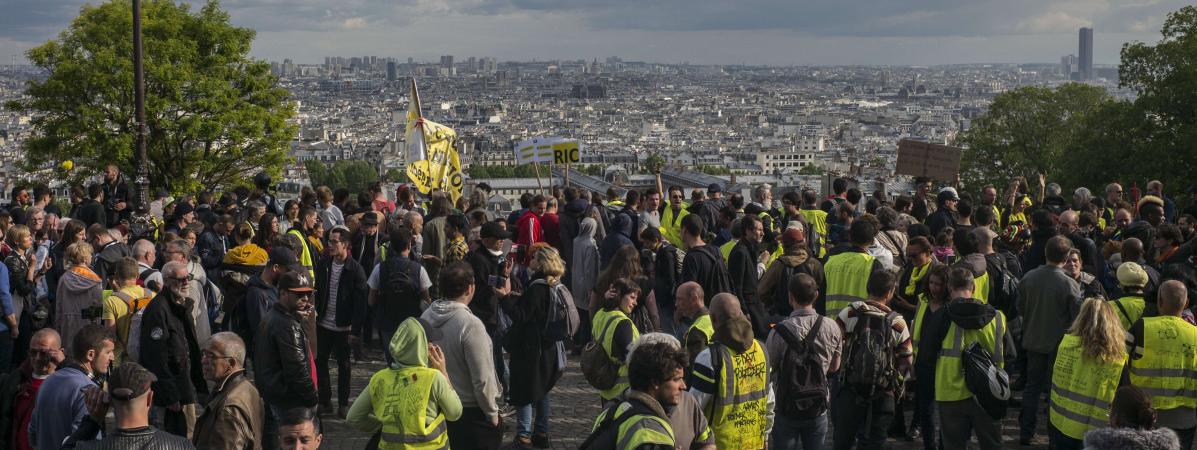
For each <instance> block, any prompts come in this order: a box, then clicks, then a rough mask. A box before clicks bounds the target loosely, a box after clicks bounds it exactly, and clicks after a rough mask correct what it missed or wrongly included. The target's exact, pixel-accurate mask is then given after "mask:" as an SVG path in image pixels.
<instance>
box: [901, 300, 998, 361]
mask: <svg viewBox="0 0 1197 450" xmlns="http://www.w3.org/2000/svg"><path fill="white" fill-rule="evenodd" d="M947 315H948V320H949V321H951V322H952V323H954V324H956V326H958V327H960V328H963V329H965V330H980V329H982V328H984V327H985V326H986V325H988V324H989V322H992V321H993V319H994V317H996V316H997V310H996V309H994V308H993V306H990V305H988V304H985V303H981V302H978V301H977V300H975V299H971V298H956V299H953V300H952V302H951V303H948V310H947ZM948 328H951V327H944V330H943V331H944V332H945V333H947V332H948ZM945 336H946V335H945ZM997 339H1005V342H1004V343H1003V344H1002V349H1003V350H1005V354H1006V355H1005V358H1006V360H1007V361H1010V360H1012V358H1014V356H1015V350H1014V340H1013V338H1012V337H1011V336H1010V330H1009V327H1006V328H1004V335H1003V336H998V337H997ZM940 342H941V343H942V342H943V339H940ZM920 353H922V352H921V351H920ZM936 353H938V352H936Z"/></svg>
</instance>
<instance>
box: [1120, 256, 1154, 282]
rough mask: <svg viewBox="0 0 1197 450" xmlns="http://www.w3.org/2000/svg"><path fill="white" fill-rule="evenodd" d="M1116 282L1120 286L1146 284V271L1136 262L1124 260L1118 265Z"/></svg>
mask: <svg viewBox="0 0 1197 450" xmlns="http://www.w3.org/2000/svg"><path fill="white" fill-rule="evenodd" d="M1118 284H1120V285H1122V286H1138V287H1143V286H1147V271H1145V270H1143V266H1140V265H1139V264H1138V263H1133V262H1124V263H1122V264H1120V265H1118Z"/></svg>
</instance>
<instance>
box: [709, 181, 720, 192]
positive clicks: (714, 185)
mask: <svg viewBox="0 0 1197 450" xmlns="http://www.w3.org/2000/svg"><path fill="white" fill-rule="evenodd" d="M716 192H723V186H720V185H719V183H711V184H709V185H707V193H708V194H713V193H716Z"/></svg>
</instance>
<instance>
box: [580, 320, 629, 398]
mask: <svg viewBox="0 0 1197 450" xmlns="http://www.w3.org/2000/svg"><path fill="white" fill-rule="evenodd" d="M623 320H625V319H612V320H610V321H608V322H607V328H608V329H604V330H603V332H602V334H599V336H605V335H606V334H607V333H608V332H611V331H613V330H614V327H616V326H619V323H620V322H622V321H623ZM621 365H622V364H621V363H620V362H618V361H616V360H615V358H614V357H612V356H611V355H608V354H607V351H606V350H604V349H603V345H602V343H600V342H599V341H598V340H591V341H590V342H588V343H586V347H585V348H584V349H582V361H581V366H582V376H583V378H586V382H587V383H589V384H590V385H591V386H593V387H594V388H595V389H598V390H600V391H605V390H607V389H611V388H612V387H614V386H615V382H616V380H617V379H618V378H619V367H620V366H621Z"/></svg>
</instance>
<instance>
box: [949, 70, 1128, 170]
mask: <svg viewBox="0 0 1197 450" xmlns="http://www.w3.org/2000/svg"><path fill="white" fill-rule="evenodd" d="M1112 101H1113V100H1112V98H1111V97H1110V96H1109V94H1107V93H1106V92H1105V90H1104V89H1102V88H1100V87H1096V86H1089V85H1083V84H1077V83H1069V84H1065V85H1063V86H1060V87H1058V88H1056V89H1049V88H1044V87H1037V86H1027V87H1021V88H1018V89H1015V90H1012V91H1010V92H1007V93H1004V94H1001V95H998V96H997V97H995V98H994V100H993V104H991V105H990V107H989V111H988V112H987V113H986V114H985V115H983V116H981V117H979V118H978V119H977V120H976V121H974V122H973V124H972V127H971V128H970V129H969V130H968V131H967V132H966V133H964V135H963V136H962V137H961V139H960V141H961V143H963V144H964V145H965V146H966V150H965V152H964V156H963V158H962V161H961V178H962V179H963V180H964V181H965V182H966V183H967V184H969V185H977V186H980V185H983V184H994V185H996V186H1003V185H1005V183H1006V182H1008V180H1010V178H1011V177H1013V176H1018V175H1022V176H1026V177H1027V178H1028V179H1033V178H1034V175H1035V174H1036V173H1037V172H1046V173H1047V174H1048V176H1049V177H1054V176H1056V175H1058V174H1059V169H1060V168H1061V159H1062V156H1063V155H1064V154H1065V152H1066V149H1068V148H1069V147H1070V144H1071V143H1072V142H1074V141H1076V140H1077V139H1078V137H1079V136H1080V135H1081V134H1083V133H1084V132H1085V131H1086V130H1084V128H1083V127H1082V124H1083V123H1084V119H1085V117H1086V116H1087V115H1090V114H1093V113H1095V112H1096V111H1097V110H1099V109H1100V108H1101V107H1102V106H1103V105H1105V104H1107V103H1110V102H1112Z"/></svg>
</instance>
